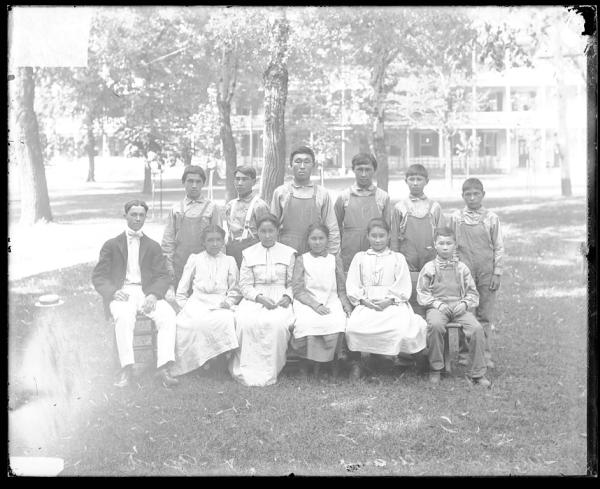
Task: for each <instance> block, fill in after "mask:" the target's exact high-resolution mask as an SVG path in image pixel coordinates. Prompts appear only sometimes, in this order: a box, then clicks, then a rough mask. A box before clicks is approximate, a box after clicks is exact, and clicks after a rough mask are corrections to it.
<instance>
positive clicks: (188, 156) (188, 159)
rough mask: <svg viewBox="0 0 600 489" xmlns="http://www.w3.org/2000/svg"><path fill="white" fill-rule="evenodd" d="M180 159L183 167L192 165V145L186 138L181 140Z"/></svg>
mask: <svg viewBox="0 0 600 489" xmlns="http://www.w3.org/2000/svg"><path fill="white" fill-rule="evenodd" d="M181 159H182V160H183V165H184V166H190V165H191V164H192V145H191V144H190V141H189V139H188V138H184V139H183V143H182V147H181Z"/></svg>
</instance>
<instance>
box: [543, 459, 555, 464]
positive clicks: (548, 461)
mask: <svg viewBox="0 0 600 489" xmlns="http://www.w3.org/2000/svg"><path fill="white" fill-rule="evenodd" d="M556 462H558V460H544V463H545V464H546V465H552V464H555V463H556Z"/></svg>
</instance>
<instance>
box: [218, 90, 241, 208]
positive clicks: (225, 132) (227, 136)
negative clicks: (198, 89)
mask: <svg viewBox="0 0 600 489" xmlns="http://www.w3.org/2000/svg"><path fill="white" fill-rule="evenodd" d="M218 105H219V114H220V116H221V142H222V143H223V156H224V157H225V180H226V183H225V192H226V199H227V201H230V200H231V199H234V198H235V197H236V196H237V192H236V190H235V187H234V185H233V180H234V173H235V168H236V167H237V154H236V150H235V140H234V139H233V132H232V131H231V118H230V114H231V104H229V102H225V101H219V102H218Z"/></svg>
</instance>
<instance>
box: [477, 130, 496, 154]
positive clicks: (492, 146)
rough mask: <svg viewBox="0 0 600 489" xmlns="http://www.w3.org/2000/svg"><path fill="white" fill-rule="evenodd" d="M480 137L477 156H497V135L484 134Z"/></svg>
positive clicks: (492, 133) (494, 133) (491, 133)
mask: <svg viewBox="0 0 600 489" xmlns="http://www.w3.org/2000/svg"><path fill="white" fill-rule="evenodd" d="M480 137H481V146H479V156H498V133H496V132H484V133H482V134H481V135H480Z"/></svg>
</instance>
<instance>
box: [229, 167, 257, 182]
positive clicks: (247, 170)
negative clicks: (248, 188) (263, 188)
mask: <svg viewBox="0 0 600 489" xmlns="http://www.w3.org/2000/svg"><path fill="white" fill-rule="evenodd" d="M237 172H240V173H241V174H243V175H246V176H247V177H250V178H251V179H252V180H256V170H255V169H254V168H252V167H251V166H250V165H240V166H238V167H237V168H236V169H235V171H234V172H233V174H234V175H235V174H236V173H237Z"/></svg>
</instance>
